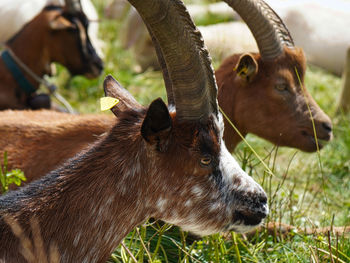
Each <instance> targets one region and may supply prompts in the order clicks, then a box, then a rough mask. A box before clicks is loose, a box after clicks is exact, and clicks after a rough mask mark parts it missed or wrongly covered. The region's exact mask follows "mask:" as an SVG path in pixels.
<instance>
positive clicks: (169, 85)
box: [147, 27, 175, 107]
mask: <svg viewBox="0 0 350 263" xmlns="http://www.w3.org/2000/svg"><path fill="white" fill-rule="evenodd" d="M147 29H148V32H149V34H150V36H151V38H152V42H153V45H154V49H155V50H156V54H157V58H158V62H159V65H160V68H161V69H162V74H163V80H164V84H165V89H166V94H167V98H168V106H170V107H175V99H174V94H173V84H172V83H171V79H170V76H169V71H168V69H167V66H166V62H165V59H164V57H163V54H162V50H161V48H160V46H159V43H158V41H157V39H156V38H155V37H154V36H153V33H152V31H151V30H150V29H149V28H148V27H147Z"/></svg>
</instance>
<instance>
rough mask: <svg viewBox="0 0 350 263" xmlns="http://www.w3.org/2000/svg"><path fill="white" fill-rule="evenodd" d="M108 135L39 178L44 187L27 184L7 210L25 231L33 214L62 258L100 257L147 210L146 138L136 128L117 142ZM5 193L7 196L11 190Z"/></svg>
mask: <svg viewBox="0 0 350 263" xmlns="http://www.w3.org/2000/svg"><path fill="white" fill-rule="evenodd" d="M110 137H111V136H109V137H108V138H107V139H106V140H104V141H103V142H101V144H99V145H98V146H96V147H95V148H93V149H91V150H90V151H89V152H87V153H86V154H83V155H82V156H80V157H77V158H75V159H74V160H72V161H70V162H69V163H68V164H67V165H66V166H65V167H63V168H61V169H58V170H56V171H54V172H52V173H51V174H49V175H48V176H46V177H44V178H43V179H42V180H40V181H38V182H40V184H41V185H45V188H43V189H40V188H42V187H40V186H39V184H38V183H34V184H31V185H29V186H28V187H26V188H24V189H23V190H22V191H21V193H23V194H24V196H25V198H23V199H22V198H19V199H18V196H17V198H14V199H13V202H15V203H14V204H12V205H11V208H13V209H15V212H13V211H12V212H11V213H10V215H14V216H15V219H16V220H18V222H19V224H20V225H21V226H22V227H23V228H24V230H25V233H27V234H29V231H30V230H29V228H30V227H29V225H28V221H29V219H30V217H33V216H35V218H36V219H38V220H39V225H40V230H41V233H42V237H43V240H44V244H46V245H47V246H48V245H49V244H50V243H52V242H55V243H56V244H57V246H58V249H59V252H60V256H61V261H62V262H105V261H106V260H107V259H108V257H109V256H110V254H111V253H112V251H113V249H114V248H115V247H116V246H117V245H118V243H119V242H120V241H121V240H122V238H124V237H125V236H126V234H127V233H128V232H129V231H130V230H131V229H132V228H133V227H134V226H136V225H137V224H139V223H141V222H142V221H144V220H145V219H146V218H147V217H148V216H149V215H150V214H148V213H147V209H148V208H147V201H145V200H148V199H149V197H148V196H147V193H150V192H153V191H152V190H149V188H147V187H144V186H145V185H147V182H146V180H149V179H147V178H149V175H150V174H151V173H152V171H151V169H150V167H152V163H153V162H152V161H151V160H147V159H148V158H147V155H148V154H147V150H146V146H145V142H144V141H142V140H141V139H140V135H135V134H133V135H132V136H130V137H128V136H125V137H127V140H124V141H117V142H115V141H114V142H111V138H110ZM115 145H119V146H118V147H116V146H115ZM135 149H136V150H135ZM7 198H8V199H9V200H10V201H11V194H10V195H9V196H8V197H7ZM16 202H17V203H16ZM5 203H6V201H5ZM0 207H1V199H0ZM18 207H19V208H18ZM0 221H1V220H0ZM0 224H1V222H0ZM2 224H3V223H2ZM0 230H1V225H0ZM13 240H17V238H16V237H13ZM0 241H1V242H0V251H1V250H2V249H1V244H4V242H2V241H3V240H1V237H0ZM7 242H8V241H7ZM13 242H15V243H16V242H17V241H13ZM5 244H6V241H5ZM16 245H18V244H16ZM16 245H14V246H15V247H14V249H16ZM46 249H47V250H48V248H46ZM0 259H1V252H0Z"/></svg>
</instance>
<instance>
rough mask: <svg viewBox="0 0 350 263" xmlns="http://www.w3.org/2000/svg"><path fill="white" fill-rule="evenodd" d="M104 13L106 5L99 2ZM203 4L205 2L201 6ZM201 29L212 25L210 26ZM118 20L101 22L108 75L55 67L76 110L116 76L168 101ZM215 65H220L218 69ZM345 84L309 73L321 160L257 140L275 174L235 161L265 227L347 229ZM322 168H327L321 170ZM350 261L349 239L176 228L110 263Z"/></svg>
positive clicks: (253, 160)
mask: <svg viewBox="0 0 350 263" xmlns="http://www.w3.org/2000/svg"><path fill="white" fill-rule="evenodd" d="M94 2H95V3H96V5H97V7H98V8H99V11H100V12H102V10H103V5H102V1H98V0H95V1H94ZM201 2H202V1H201ZM201 23H203V24H207V23H209V22H208V21H207V20H206V21H202V22H201ZM120 26H121V23H120V22H119V21H108V20H104V19H102V21H101V23H100V29H101V38H102V39H103V40H104V41H105V43H106V47H105V72H104V74H102V76H101V77H100V78H98V79H95V80H86V79H84V78H82V77H75V78H73V79H70V78H69V75H68V73H67V72H66V71H65V70H64V69H63V68H61V67H58V76H57V77H55V78H54V79H53V81H55V82H56V83H57V84H58V85H59V86H60V87H61V88H60V89H59V91H60V92H61V93H62V94H63V95H64V96H65V97H66V98H68V99H69V101H70V102H71V103H72V105H73V107H75V108H76V109H77V110H78V111H80V112H83V113H88V112H95V113H96V112H99V104H98V101H99V98H100V97H102V96H103V89H102V83H103V79H104V76H105V75H106V74H112V75H113V76H115V77H116V78H117V79H118V81H119V82H120V83H121V84H123V85H124V87H126V88H127V89H128V90H129V91H130V92H131V93H132V94H133V95H134V96H135V98H136V99H137V100H138V101H139V102H140V103H142V104H144V105H147V104H148V103H150V102H151V101H152V100H153V99H155V98H157V97H162V98H163V99H165V98H166V96H165V89H164V85H163V80H162V76H161V73H159V72H152V71H146V72H144V73H141V74H138V73H135V72H134V71H133V70H132V69H133V67H134V64H133V57H132V55H131V54H130V53H129V52H128V51H125V50H123V49H122V48H121V46H120V43H119V41H118V34H119V32H118V29H119V28H120ZM214 66H218V64H217V63H215V64H214ZM340 83H341V81H340V79H339V78H338V77H335V76H333V75H331V74H328V73H327V72H324V71H322V70H320V69H318V68H316V67H313V66H309V67H308V69H307V75H306V87H307V89H308V90H309V91H310V93H311V94H312V95H313V97H314V98H315V100H316V101H317V102H318V104H319V105H320V106H321V108H323V109H324V111H325V112H327V113H328V114H329V115H330V116H331V117H332V119H333V124H334V140H333V141H332V142H331V143H329V144H328V145H327V146H326V147H325V148H324V149H323V150H322V151H321V152H320V153H319V155H318V154H317V153H315V154H307V153H303V152H300V151H298V150H295V149H288V148H276V147H275V146H273V145H272V144H270V143H268V142H266V141H264V140H262V139H260V138H258V137H256V136H253V135H248V136H247V141H248V142H249V143H250V144H251V145H252V146H253V147H254V150H255V151H256V152H257V153H258V155H259V156H260V157H261V159H263V160H264V162H265V163H266V164H267V165H268V167H269V169H271V170H272V171H273V173H274V175H271V174H270V173H268V172H267V171H266V168H265V167H264V166H263V165H262V164H261V161H260V160H258V158H257V157H256V156H255V155H254V154H252V152H251V150H250V149H249V148H248V147H247V146H246V145H245V144H244V143H241V144H240V145H239V146H238V148H237V149H236V151H235V153H234V156H235V158H236V159H238V160H239V162H240V163H241V164H242V167H243V168H244V170H245V171H247V172H248V173H249V174H250V175H251V176H252V177H254V179H255V180H256V181H257V182H259V183H260V184H261V185H262V186H263V188H264V189H265V191H266V192H267V193H268V196H269V202H270V208H271V212H270V215H269V218H268V220H267V221H277V222H283V223H286V224H290V225H293V226H295V227H298V228H301V229H303V228H305V227H311V228H313V227H318V226H329V225H334V226H343V225H350V177H349V173H350V122H349V119H350V115H335V110H336V109H335V105H336V101H337V96H338V94H339V92H340ZM321 168H322V169H321ZM135 261H136V262H350V241H349V237H348V236H342V235H333V234H331V233H330V234H324V235H305V234H303V233H302V232H293V233H292V234H290V235H288V236H271V235H268V234H267V232H266V231H264V230H263V231H261V232H259V233H256V234H255V235H254V236H253V237H249V238H248V237H246V236H244V235H238V234H234V233H230V234H225V235H220V234H217V235H213V236H209V237H204V238H199V239H198V238H194V237H193V236H191V235H189V234H188V233H184V232H182V231H181V230H179V229H178V228H177V227H174V226H169V225H164V224H161V223H159V222H147V223H145V224H144V225H142V226H139V227H137V228H135V229H134V230H133V231H132V232H131V233H129V235H128V236H127V237H126V238H125V239H124V241H123V243H122V245H120V246H119V247H118V248H117V249H116V251H115V253H113V255H112V257H111V259H110V260H109V262H135Z"/></svg>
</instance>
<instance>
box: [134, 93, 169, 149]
mask: <svg viewBox="0 0 350 263" xmlns="http://www.w3.org/2000/svg"><path fill="white" fill-rule="evenodd" d="M171 128H172V119H171V117H170V114H169V110H168V108H167V106H166V105H165V103H164V102H163V100H162V99H161V98H158V99H156V100H154V101H153V102H152V103H151V105H150V106H149V108H148V110H147V113H146V117H145V119H144V120H143V123H142V127H141V134H142V136H143V138H144V139H145V140H146V141H147V142H149V143H151V144H155V143H157V148H158V150H160V151H165V150H166V145H167V143H166V141H167V140H166V139H167V137H168V136H169V133H170V131H171Z"/></svg>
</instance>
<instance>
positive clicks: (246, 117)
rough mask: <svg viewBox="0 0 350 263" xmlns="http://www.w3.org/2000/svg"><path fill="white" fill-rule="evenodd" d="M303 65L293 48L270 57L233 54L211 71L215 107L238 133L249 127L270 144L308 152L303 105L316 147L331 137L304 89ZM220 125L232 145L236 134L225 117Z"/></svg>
mask: <svg viewBox="0 0 350 263" xmlns="http://www.w3.org/2000/svg"><path fill="white" fill-rule="evenodd" d="M245 69H247V72H242V70H243V71H244V70H245ZM305 70H306V63H305V57H304V53H303V51H302V50H301V49H298V48H295V49H293V50H292V49H289V48H285V49H284V53H283V54H282V55H280V56H278V57H277V58H276V59H274V60H271V61H264V60H263V59H261V56H260V54H256V53H253V54H243V55H233V56H231V57H229V58H227V59H226V60H225V61H224V62H223V63H222V64H221V66H220V67H219V69H218V70H217V71H216V73H215V76H216V80H217V83H218V86H219V93H218V101H219V104H220V107H221V108H222V109H223V111H224V112H225V113H226V114H227V115H228V117H229V118H230V119H231V121H232V122H233V123H234V125H235V126H236V127H237V128H238V130H239V131H240V132H241V134H242V135H243V136H246V135H247V134H248V133H253V134H256V135H258V136H260V137H262V138H264V139H267V140H269V141H270V142H272V143H274V144H276V145H280V146H289V147H295V148H298V149H300V150H302V151H306V152H314V151H316V150H317V146H316V142H315V135H314V132H313V123H312V120H311V117H310V112H309V109H308V105H309V107H310V111H311V113H312V118H313V122H314V125H315V130H316V135H317V139H318V145H319V148H320V149H321V148H322V147H323V145H324V142H326V141H329V140H330V139H331V138H332V123H331V120H330V119H329V117H328V116H327V115H326V114H325V113H324V112H323V111H322V110H321V108H320V107H319V106H318V105H317V103H316V102H315V100H314V99H313V98H312V96H311V95H310V94H309V92H308V91H307V90H306V89H305V87H304V74H305ZM296 71H297V72H298V75H299V77H300V82H299V79H298V75H297V73H296ZM225 128H226V129H225V133H224V139H225V142H226V145H227V148H228V149H229V150H230V151H232V150H233V149H234V148H235V147H236V145H237V144H238V143H239V142H240V141H241V140H242V139H241V137H240V136H239V135H238V134H237V133H236V132H235V130H234V129H233V128H232V127H231V125H230V124H229V123H228V122H227V120H225Z"/></svg>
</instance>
